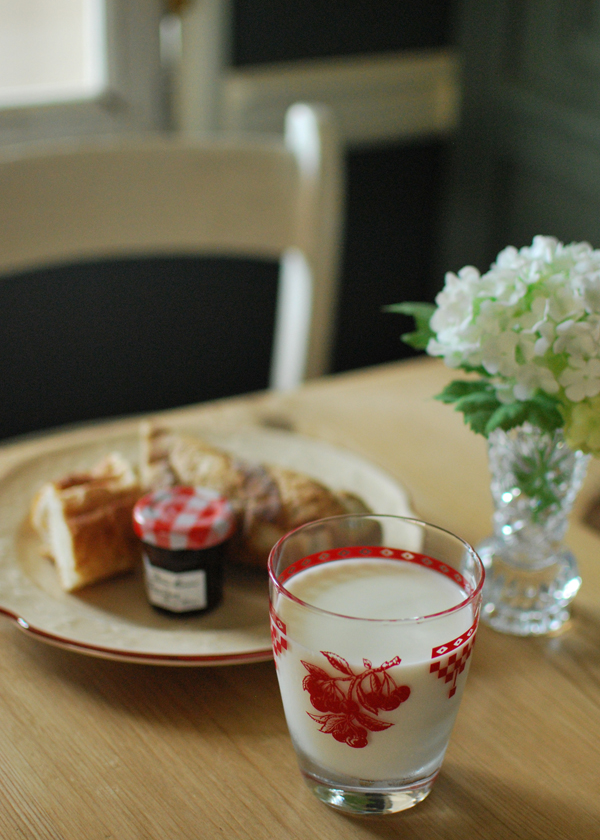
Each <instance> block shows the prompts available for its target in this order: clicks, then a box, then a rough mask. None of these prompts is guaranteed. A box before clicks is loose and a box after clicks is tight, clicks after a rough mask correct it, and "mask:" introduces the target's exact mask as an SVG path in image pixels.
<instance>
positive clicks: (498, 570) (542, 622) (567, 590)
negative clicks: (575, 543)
mask: <svg viewBox="0 0 600 840" xmlns="http://www.w3.org/2000/svg"><path fill="white" fill-rule="evenodd" d="M477 553H478V554H479V556H480V557H481V560H482V561H483V564H484V566H485V570H486V580H485V585H484V588H483V603H482V608H481V620H482V621H483V622H484V623H485V624H488V625H489V626H490V627H493V628H494V629H495V630H498V631H500V632H501V633H510V634H512V635H515V636H543V635H547V634H548V633H556V632H557V631H559V630H560V629H561V628H562V627H563V626H564V624H565V623H566V622H567V621H568V620H569V609H568V605H569V604H570V603H571V601H572V600H573V598H574V597H575V595H576V594H577V591H578V590H579V587H580V585H581V578H580V577H579V572H578V570H577V561H576V560H575V557H574V556H573V554H572V553H571V552H570V551H568V550H567V549H561V550H559V551H557V552H556V553H554V554H553V555H552V557H551V558H549V560H548V562H547V563H546V564H545V565H543V566H541V567H540V566H539V565H538V566H537V567H536V566H533V567H532V566H527V565H525V564H523V563H522V562H519V563H515V562H514V559H512V558H511V556H510V554H509V551H508V548H507V546H506V545H505V544H504V543H503V542H502V540H499V539H497V538H496V537H491V538H490V539H488V540H486V541H485V542H484V543H482V544H481V545H480V546H478V548H477ZM521 559H522V558H521Z"/></svg>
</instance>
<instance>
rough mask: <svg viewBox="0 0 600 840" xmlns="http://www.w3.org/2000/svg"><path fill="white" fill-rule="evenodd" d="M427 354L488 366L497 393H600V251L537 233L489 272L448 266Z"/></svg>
mask: <svg viewBox="0 0 600 840" xmlns="http://www.w3.org/2000/svg"><path fill="white" fill-rule="evenodd" d="M436 304H437V308H436V310H435V312H434V315H433V317H432V318H431V321H430V326H431V329H432V330H433V331H434V333H435V338H432V339H431V340H430V342H429V344H428V347H427V352H428V353H429V354H430V355H432V356H442V357H443V358H444V360H445V362H446V364H448V365H449V366H450V367H459V366H469V367H473V368H481V367H483V369H484V370H485V371H486V373H487V374H488V375H490V376H492V377H493V381H494V382H495V387H496V393H497V396H498V399H499V400H500V401H501V402H503V403H506V402H510V401H511V400H526V399H529V398H530V397H531V396H532V395H533V394H534V393H535V391H536V390H538V389H541V390H542V391H545V392H546V393H547V394H552V395H557V394H558V395H559V396H561V397H565V398H566V400H568V401H570V402H572V403H579V402H581V401H582V400H587V399H591V398H594V397H596V396H597V395H599V394H600V251H599V250H593V249H592V247H591V245H589V244H588V243H587V242H575V243H572V244H570V245H563V243H562V242H559V241H558V240H557V239H555V238H554V237H550V236H536V237H535V238H534V239H533V242H532V244H531V245H530V246H528V247H526V248H521V249H520V250H517V249H516V248H513V247H509V248H505V249H504V250H503V251H501V252H500V253H499V254H498V256H497V258H496V261H495V262H494V264H493V265H492V266H491V268H490V270H489V271H488V272H487V273H485V274H480V273H479V271H478V270H477V269H476V268H473V267H472V266H466V267H465V268H462V269H461V270H460V271H459V272H458V274H454V273H451V272H449V273H448V274H447V275H446V279H445V285H444V288H443V289H442V291H441V292H440V293H439V295H438V296H437V298H436Z"/></svg>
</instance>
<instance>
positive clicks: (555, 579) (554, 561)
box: [477, 423, 590, 636]
mask: <svg viewBox="0 0 600 840" xmlns="http://www.w3.org/2000/svg"><path fill="white" fill-rule="evenodd" d="M589 458H590V456H589V455H584V453H582V452H573V451H572V450H571V449H569V447H568V446H567V444H566V443H565V440H564V437H563V433H562V430H557V431H556V432H554V433H551V434H550V433H548V432H542V431H540V429H538V428H536V427H535V426H532V425H530V424H529V423H525V424H523V425H522V426H519V427H518V428H516V429H511V430H510V431H509V432H504V431H502V430H501V429H497V430H496V431H494V432H492V433H491V434H490V436H489V463H490V471H491V476H492V480H491V490H492V497H493V501H494V508H495V510H494V534H493V536H491V537H490V538H489V539H487V540H485V541H484V542H483V543H482V544H481V545H479V546H478V548H477V551H478V553H479V556H480V557H481V559H482V561H483V564H484V566H485V568H486V582H485V586H484V590H483V606H482V614H481V617H482V620H483V621H485V622H486V623H487V624H489V625H490V626H492V627H494V628H495V629H496V630H500V631H502V632H504V633H513V634H516V635H519V636H531V635H540V634H544V633H550V632H554V631H557V630H559V629H560V628H561V627H562V625H563V624H564V623H565V621H567V620H568V618H569V604H570V602H571V601H572V600H573V598H574V597H575V595H576V594H577V591H578V589H579V586H580V584H581V578H580V577H579V571H578V568H577V562H576V560H575V557H574V556H573V554H572V553H571V552H570V551H569V550H568V549H567V548H566V547H565V546H564V545H563V538H564V535H565V532H566V530H567V525H568V517H569V514H570V512H571V509H572V507H573V503H574V501H575V498H576V496H577V493H578V492H579V489H580V488H581V485H582V483H583V479H584V476H585V472H586V469H587V465H588V461H589Z"/></svg>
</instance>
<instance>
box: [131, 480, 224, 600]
mask: <svg viewBox="0 0 600 840" xmlns="http://www.w3.org/2000/svg"><path fill="white" fill-rule="evenodd" d="M235 525H236V520H235V514H234V511H233V508H232V506H231V504H230V503H229V502H228V501H227V499H226V498H224V497H223V496H221V495H220V494H219V493H218V492H217V491H215V490H211V489H208V488H204V487H169V488H165V489H161V490H155V491H154V492H152V493H148V494H147V495H145V496H142V498H141V499H140V500H139V501H138V502H137V504H136V505H135V507H134V509H133V527H134V529H135V532H136V534H137V535H138V537H139V538H140V539H141V541H142V555H143V560H144V579H145V584H146V593H147V596H148V600H149V602H150V603H151V604H152V605H153V606H154V607H156V608H158V609H159V610H166V611H167V612H169V613H174V614H178V615H188V614H189V613H198V612H207V611H208V610H212V609H213V608H214V607H216V606H217V605H218V604H219V603H220V602H221V600H222V597H223V555H224V549H225V543H226V541H227V540H228V539H229V537H231V535H232V534H233V532H234V530H235Z"/></svg>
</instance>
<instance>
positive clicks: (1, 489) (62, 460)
mask: <svg viewBox="0 0 600 840" xmlns="http://www.w3.org/2000/svg"><path fill="white" fill-rule="evenodd" d="M186 431H191V432H192V433H193V431H194V429H187V430H186ZM202 437H203V438H204V439H207V440H210V441H211V442H213V443H215V444H217V445H219V446H221V447H223V448H224V449H226V450H228V451H230V452H232V453H233V454H236V455H238V456H240V457H243V458H246V459H248V460H254V461H261V462H264V463H272V464H279V465H281V466H284V467H289V468H292V469H295V470H298V471H300V472H303V473H306V474H308V475H310V476H312V477H314V478H316V479H318V480H320V481H322V482H323V483H324V484H326V485H327V486H328V487H330V488H331V489H334V490H347V491H350V492H353V493H356V494H357V495H359V496H360V497H361V498H362V499H363V500H364V501H365V502H366V503H367V505H369V507H370V508H371V509H372V510H373V512H375V513H388V514H398V515H402V516H411V515H412V512H411V510H410V506H409V501H408V497H407V494H406V492H405V491H404V489H403V488H402V487H400V486H399V485H398V483H397V482H396V481H395V480H394V479H393V478H392V477H391V476H389V475H388V474H387V473H385V472H384V471H382V470H381V469H379V468H378V467H376V466H375V465H373V464H371V463H369V462H368V461H366V460H364V459H363V458H360V457H358V456H357V455H354V454H353V453H351V452H349V451H345V450H342V449H339V448H336V447H333V446H331V445H329V444H326V443H323V442H321V441H318V440H313V439H311V438H305V437H301V436H299V435H295V434H290V433H288V432H281V431H276V430H270V429H260V428H249V429H247V430H244V431H240V432H237V433H235V434H222V435H219V434H211V435H207V434H206V431H205V430H202ZM111 451H119V452H121V453H122V454H123V455H124V456H125V457H127V458H129V459H130V460H132V461H133V462H134V463H135V462H137V452H138V439H137V434H136V433H133V432H131V433H128V434H122V435H121V436H115V435H108V436H102V433H99V436H98V439H97V440H95V441H94V442H93V443H86V444H85V445H81V444H79V445H73V444H72V443H69V442H68V440H67V441H65V442H64V445H59V448H56V447H55V446H54V448H53V449H52V451H48V452H47V453H45V454H43V455H42V456H41V457H36V458H35V459H30V460H26V461H23V462H22V463H20V464H19V465H18V466H17V467H15V468H14V469H12V470H11V471H10V472H8V473H7V474H6V475H5V476H3V477H2V478H1V479H0V506H1V515H0V613H3V614H4V615H6V616H8V617H9V618H12V619H13V620H15V621H16V622H17V624H18V626H19V627H20V628H21V629H23V630H25V631H26V632H28V633H30V634H32V635H33V636H34V637H36V638H38V639H40V640H42V641H45V642H48V643H50V644H54V645H58V646H60V647H66V648H70V649H71V650H75V651H79V652H80V653H85V654H88V655H91V656H99V657H103V658H109V659H119V660H123V661H128V662H148V663H154V664H164V665H226V664H232V663H241V662H253V661H254V662H256V661H262V660H267V659H270V658H271V644H270V632H269V617H268V591H267V590H268V587H267V579H266V573H264V572H255V571H251V570H242V569H237V570H235V571H233V570H230V571H229V572H228V577H227V580H226V584H225V593H224V599H223V603H222V605H221V606H220V607H218V608H217V609H216V610H215V611H213V612H211V613H209V614H207V615H205V616H196V617H170V616H167V615H162V614H160V613H158V612H157V611H155V610H153V609H152V607H150V606H149V604H148V602H147V600H146V597H145V593H144V586H143V581H142V578H141V574H140V573H139V572H138V573H134V574H131V575H128V576H125V577H121V578H118V579H114V580H111V581H107V582H106V583H101V584H96V585H95V586H91V587H88V588H87V589H84V590H82V591H81V592H79V593H76V594H68V593H65V592H63V591H62V590H61V589H60V587H59V585H58V581H57V578H56V574H55V570H54V567H53V565H52V564H51V563H50V561H48V560H47V559H45V558H44V557H42V556H41V554H40V550H39V548H40V546H39V541H38V538H37V536H36V534H35V533H34V532H33V530H32V529H31V526H30V525H29V523H28V513H29V506H30V503H31V499H32V496H33V494H34V492H35V491H36V490H37V489H38V487H40V486H41V485H42V484H43V483H44V482H46V481H48V480H52V479H56V478H59V477H61V476H62V475H64V474H66V473H69V472H73V471H80V470H85V469H87V468H89V467H90V466H92V464H94V463H95V462H96V461H97V460H98V459H99V458H100V457H102V456H103V455H105V454H107V453H108V452H111Z"/></svg>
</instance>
